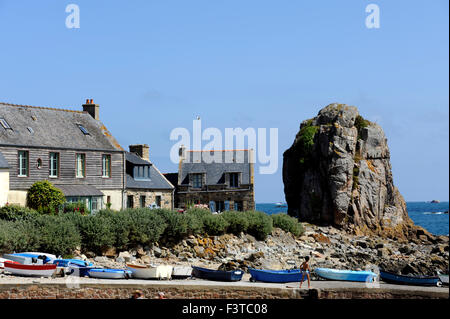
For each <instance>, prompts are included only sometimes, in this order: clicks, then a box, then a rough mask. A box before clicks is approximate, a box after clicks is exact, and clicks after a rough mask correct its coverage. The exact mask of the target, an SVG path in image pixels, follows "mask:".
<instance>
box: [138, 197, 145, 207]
mask: <svg viewBox="0 0 450 319" xmlns="http://www.w3.org/2000/svg"><path fill="white" fill-rule="evenodd" d="M139 203H140V205H141V207H145V195H141V197H139Z"/></svg>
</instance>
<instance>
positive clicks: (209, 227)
mask: <svg viewBox="0 0 450 319" xmlns="http://www.w3.org/2000/svg"><path fill="white" fill-rule="evenodd" d="M68 211H69V212H67V213H63V212H61V213H59V215H56V216H53V215H41V214H38V213H37V212H36V211H34V210H31V209H28V208H23V207H20V206H12V205H9V206H5V207H1V208H0V252H11V251H45V252H48V253H53V254H56V255H70V254H71V253H72V252H73V251H74V250H75V249H77V248H81V249H82V251H84V252H86V251H92V252H94V253H97V254H99V253H101V252H103V251H104V250H105V249H108V248H111V247H115V248H116V249H118V250H128V249H131V248H134V247H136V246H138V245H141V246H144V247H145V246H150V245H152V244H153V243H156V242H159V241H162V242H178V241H180V240H181V239H183V238H186V237H187V236H189V235H198V234H203V235H212V236H215V235H221V234H224V233H233V234H236V235H239V234H240V233H241V232H244V233H248V234H250V235H252V236H254V237H255V238H256V239H258V240H264V239H265V238H266V237H267V236H268V235H269V234H270V233H271V232H272V229H273V227H279V228H282V229H283V230H285V231H289V232H291V233H293V234H294V235H296V236H299V235H301V234H302V233H303V228H302V226H301V224H300V223H298V221H297V220H296V219H295V218H292V217H289V216H287V215H286V214H277V215H272V216H269V215H267V214H265V213H263V212H256V211H247V212H236V211H227V212H224V213H222V214H212V213H211V212H209V211H208V210H205V209H199V208H193V209H190V210H188V211H187V212H185V213H183V214H182V213H179V212H176V211H172V210H167V209H154V210H151V209H148V208H136V209H126V210H122V211H113V210H109V209H105V210H101V211H99V212H97V213H96V214H90V215H82V214H80V212H79V211H75V212H73V211H72V209H69V210H68Z"/></svg>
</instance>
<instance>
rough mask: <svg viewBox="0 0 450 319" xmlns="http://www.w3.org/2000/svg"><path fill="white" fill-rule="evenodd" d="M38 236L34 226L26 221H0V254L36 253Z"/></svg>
mask: <svg viewBox="0 0 450 319" xmlns="http://www.w3.org/2000/svg"><path fill="white" fill-rule="evenodd" d="M39 246H40V234H39V232H38V231H37V229H36V227H35V224H34V223H33V222H31V221H28V220H17V221H4V220H0V252H4V253H11V252H14V251H17V252H19V251H36V250H38V249H39Z"/></svg>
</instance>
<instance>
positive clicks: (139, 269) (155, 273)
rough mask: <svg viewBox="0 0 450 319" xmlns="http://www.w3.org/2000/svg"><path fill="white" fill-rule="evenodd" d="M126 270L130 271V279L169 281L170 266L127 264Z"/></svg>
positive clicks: (170, 276)
mask: <svg viewBox="0 0 450 319" xmlns="http://www.w3.org/2000/svg"><path fill="white" fill-rule="evenodd" d="M127 268H128V270H130V271H131V273H132V277H133V278H137V279H171V278H172V266H169V265H159V266H148V267H147V266H138V265H132V264H127Z"/></svg>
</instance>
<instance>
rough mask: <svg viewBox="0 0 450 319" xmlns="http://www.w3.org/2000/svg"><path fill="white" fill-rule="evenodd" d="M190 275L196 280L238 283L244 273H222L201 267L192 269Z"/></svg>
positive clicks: (234, 271) (235, 271) (240, 271)
mask: <svg viewBox="0 0 450 319" xmlns="http://www.w3.org/2000/svg"><path fill="white" fill-rule="evenodd" d="M192 275H193V276H194V277H197V278H202V279H207V280H214V281H239V280H241V279H242V276H243V275H244V272H243V271H242V270H232V271H222V270H212V269H207V268H202V267H192Z"/></svg>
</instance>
